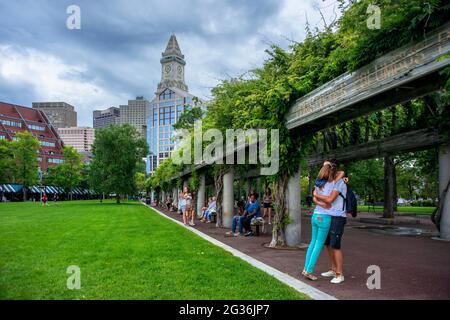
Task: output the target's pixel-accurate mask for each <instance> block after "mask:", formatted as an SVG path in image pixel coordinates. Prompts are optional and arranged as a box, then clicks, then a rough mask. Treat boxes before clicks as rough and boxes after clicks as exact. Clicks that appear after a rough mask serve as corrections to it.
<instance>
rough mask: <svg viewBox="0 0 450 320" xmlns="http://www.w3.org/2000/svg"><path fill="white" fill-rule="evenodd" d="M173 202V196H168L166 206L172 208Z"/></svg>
mask: <svg viewBox="0 0 450 320" xmlns="http://www.w3.org/2000/svg"><path fill="white" fill-rule="evenodd" d="M172 202H173V200H172V197H171V196H167V198H166V207H167V210H169V211H170V210H171V208H172Z"/></svg>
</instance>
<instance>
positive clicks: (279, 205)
mask: <svg viewBox="0 0 450 320" xmlns="http://www.w3.org/2000/svg"><path fill="white" fill-rule="evenodd" d="M288 179H289V178H288V177H287V175H286V174H283V175H282V176H281V177H280V178H279V179H278V180H277V181H276V182H275V185H274V187H275V190H276V192H275V216H274V220H273V230H272V241H271V242H270V244H269V247H271V248H275V247H284V246H285V245H286V234H285V227H286V226H285V222H286V211H287V210H286V209H287V208H286V197H285V194H286V189H287V182H288Z"/></svg>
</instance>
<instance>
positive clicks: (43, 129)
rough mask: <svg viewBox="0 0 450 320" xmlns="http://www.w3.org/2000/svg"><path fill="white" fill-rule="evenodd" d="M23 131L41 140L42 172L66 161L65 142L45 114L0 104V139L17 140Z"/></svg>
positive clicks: (40, 159)
mask: <svg viewBox="0 0 450 320" xmlns="http://www.w3.org/2000/svg"><path fill="white" fill-rule="evenodd" d="M21 131H29V132H31V133H32V134H33V136H35V137H36V138H37V139H38V140H39V142H40V144H41V147H40V149H39V155H38V159H39V166H40V168H41V170H42V171H44V172H46V171H47V169H48V167H51V166H55V165H57V164H60V163H62V162H63V161H64V160H63V159H64V158H63V154H62V147H63V141H62V140H61V138H60V137H59V134H58V131H57V130H56V129H55V128H54V127H53V126H52V125H51V123H50V121H49V119H48V118H47V116H46V115H45V113H44V112H42V111H40V110H36V109H32V108H27V107H23V106H18V105H14V104H10V103H4V102H0V139H8V140H15V139H16V138H15V136H16V133H17V132H21Z"/></svg>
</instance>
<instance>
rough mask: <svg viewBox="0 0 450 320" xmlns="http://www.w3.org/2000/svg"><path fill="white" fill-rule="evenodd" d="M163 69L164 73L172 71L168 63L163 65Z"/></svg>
mask: <svg viewBox="0 0 450 320" xmlns="http://www.w3.org/2000/svg"><path fill="white" fill-rule="evenodd" d="M164 71H165V72H166V73H170V71H172V66H171V65H170V64H168V65H166V66H165V67H164Z"/></svg>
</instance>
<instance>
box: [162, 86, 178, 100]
mask: <svg viewBox="0 0 450 320" xmlns="http://www.w3.org/2000/svg"><path fill="white" fill-rule="evenodd" d="M159 99H160V100H171V99H175V92H173V91H172V90H169V89H166V90H164V91H163V93H161V94H160V95H159Z"/></svg>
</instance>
